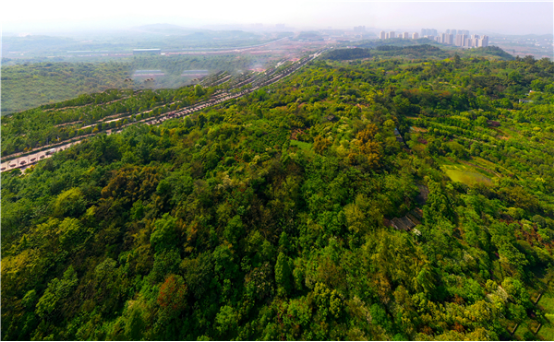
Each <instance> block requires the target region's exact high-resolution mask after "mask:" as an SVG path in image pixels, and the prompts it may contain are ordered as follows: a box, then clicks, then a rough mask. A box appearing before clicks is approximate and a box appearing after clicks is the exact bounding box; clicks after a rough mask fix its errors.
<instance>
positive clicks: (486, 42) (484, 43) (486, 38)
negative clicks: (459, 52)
mask: <svg viewBox="0 0 554 342" xmlns="http://www.w3.org/2000/svg"><path fill="white" fill-rule="evenodd" d="M479 46H480V47H487V46H489V36H483V37H482V38H481V39H479Z"/></svg>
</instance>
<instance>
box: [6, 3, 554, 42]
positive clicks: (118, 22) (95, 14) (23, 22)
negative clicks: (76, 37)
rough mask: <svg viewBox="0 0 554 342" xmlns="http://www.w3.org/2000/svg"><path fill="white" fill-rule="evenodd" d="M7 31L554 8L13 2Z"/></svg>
mask: <svg viewBox="0 0 554 342" xmlns="http://www.w3.org/2000/svg"><path fill="white" fill-rule="evenodd" d="M1 9H2V14H1V16H2V18H1V19H2V23H3V31H4V32H6V33H32V34H39V33H48V32H52V31H53V30H56V31H57V30H60V31H62V30H83V29H87V30H89V29H104V30H107V29H116V28H117V29H119V28H127V27H130V26H137V25H142V24H154V23H170V24H176V25H182V26H186V27H199V26H203V25H228V24H244V25H248V24H253V23H263V24H264V25H265V26H272V25H275V24H277V23H282V24H286V25H287V26H292V27H294V28H296V29H306V28H310V27H313V28H316V27H318V28H327V27H329V26H331V27H333V28H342V29H344V28H352V27H353V26H355V25H365V26H366V27H368V28H376V29H379V30H380V29H386V30H417V31H419V30H420V29H421V28H422V27H429V28H436V29H438V30H439V31H442V30H445V29H447V28H454V29H468V30H471V31H473V32H477V31H484V32H498V33H508V34H530V33H535V34H545V33H553V30H554V27H553V16H554V6H553V2H552V1H544V2H498V1H497V2H446V1H442V2H416V1H409V2H367V1H357V2H352V1H349V2H346V1H345V2H340V1H306V0H294V1H293V0H271V1H251V0H211V1H210V0H194V1H190V0H185V1H182V0H181V1H174V0H155V1H151V0H150V1H114V0H94V1H75V0H71V1H65V0H26V1H8V2H5V3H4V4H3V5H2V7H1Z"/></svg>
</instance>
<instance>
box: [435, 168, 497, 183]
mask: <svg viewBox="0 0 554 342" xmlns="http://www.w3.org/2000/svg"><path fill="white" fill-rule="evenodd" d="M442 169H443V170H444V172H445V173H446V174H447V175H448V177H450V179H452V180H453V181H455V182H460V183H464V184H466V185H474V184H477V183H485V184H487V185H488V184H491V183H492V181H491V179H490V178H489V177H486V176H485V175H483V174H481V173H479V172H476V170H475V169H474V168H472V167H470V166H467V165H461V164H457V165H456V164H455V165H442Z"/></svg>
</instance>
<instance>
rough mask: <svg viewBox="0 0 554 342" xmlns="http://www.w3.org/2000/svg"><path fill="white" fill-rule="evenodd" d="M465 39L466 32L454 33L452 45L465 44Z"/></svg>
mask: <svg viewBox="0 0 554 342" xmlns="http://www.w3.org/2000/svg"><path fill="white" fill-rule="evenodd" d="M458 32H459V31H458ZM466 40H467V34H457V35H456V42H455V44H454V45H456V46H465V45H466Z"/></svg>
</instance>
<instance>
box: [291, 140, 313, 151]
mask: <svg viewBox="0 0 554 342" xmlns="http://www.w3.org/2000/svg"><path fill="white" fill-rule="evenodd" d="M290 146H296V147H298V148H300V149H302V150H304V151H309V150H311V149H312V144H310V143H307V142H303V141H298V140H291V141H290Z"/></svg>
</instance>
